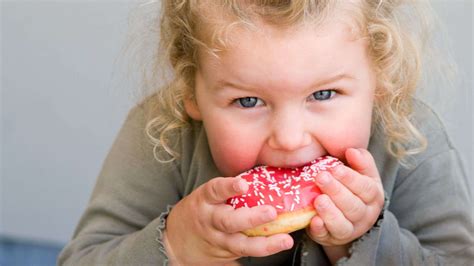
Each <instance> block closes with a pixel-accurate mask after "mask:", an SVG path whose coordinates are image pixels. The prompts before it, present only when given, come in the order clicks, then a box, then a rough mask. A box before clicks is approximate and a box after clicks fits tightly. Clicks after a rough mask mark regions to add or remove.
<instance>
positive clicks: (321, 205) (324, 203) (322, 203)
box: [317, 197, 329, 210]
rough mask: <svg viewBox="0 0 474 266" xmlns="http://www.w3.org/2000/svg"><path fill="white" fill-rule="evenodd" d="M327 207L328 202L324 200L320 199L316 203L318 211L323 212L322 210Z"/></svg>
mask: <svg viewBox="0 0 474 266" xmlns="http://www.w3.org/2000/svg"><path fill="white" fill-rule="evenodd" d="M328 207H329V201H328V200H327V199H326V198H324V197H323V198H321V199H320V200H319V202H318V206H317V208H318V209H319V210H324V209H327V208H328Z"/></svg>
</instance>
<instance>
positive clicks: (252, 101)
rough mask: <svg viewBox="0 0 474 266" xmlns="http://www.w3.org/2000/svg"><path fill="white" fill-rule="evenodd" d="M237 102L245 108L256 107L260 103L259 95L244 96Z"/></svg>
mask: <svg viewBox="0 0 474 266" xmlns="http://www.w3.org/2000/svg"><path fill="white" fill-rule="evenodd" d="M236 102H237V103H238V104H239V105H240V106H241V107H244V108H252V107H255V106H256V105H257V103H258V98H257V97H244V98H239V99H237V100H236Z"/></svg>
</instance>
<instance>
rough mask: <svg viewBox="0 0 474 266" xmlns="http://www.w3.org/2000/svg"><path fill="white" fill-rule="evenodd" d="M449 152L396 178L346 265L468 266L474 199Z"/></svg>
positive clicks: (431, 158)
mask: <svg viewBox="0 0 474 266" xmlns="http://www.w3.org/2000/svg"><path fill="white" fill-rule="evenodd" d="M461 169H462V168H461V166H460V165H459V159H458V158H457V154H456V152H455V151H454V150H448V151H445V152H443V153H440V154H438V155H435V156H433V157H430V158H427V159H426V160H424V161H423V162H421V163H420V164H419V165H418V166H417V167H416V168H415V169H414V170H413V171H411V172H408V173H407V175H406V176H404V177H401V178H400V179H399V180H397V184H396V185H395V188H394V190H393V194H392V196H391V202H390V204H389V206H388V209H387V210H385V211H384V213H383V219H381V220H380V221H379V222H378V224H377V226H375V227H374V228H372V229H371V230H370V231H369V232H368V233H367V234H366V235H364V236H363V237H362V238H361V239H359V240H358V241H357V242H355V243H354V244H353V246H352V248H351V250H350V253H351V255H350V257H349V258H348V259H347V258H345V259H343V260H341V261H339V263H340V264H347V265H370V264H374V265H438V264H442V265H464V264H466V265H468V264H469V263H470V262H472V261H473V259H474V253H473V240H472V220H471V207H470V206H472V204H471V201H470V198H469V193H468V187H467V184H466V183H465V179H464V175H463V172H462V170H461Z"/></svg>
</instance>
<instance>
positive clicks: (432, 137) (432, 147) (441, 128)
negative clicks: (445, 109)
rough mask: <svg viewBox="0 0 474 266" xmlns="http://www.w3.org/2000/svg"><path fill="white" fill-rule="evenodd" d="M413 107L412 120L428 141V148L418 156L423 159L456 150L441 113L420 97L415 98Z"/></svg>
mask: <svg viewBox="0 0 474 266" xmlns="http://www.w3.org/2000/svg"><path fill="white" fill-rule="evenodd" d="M413 107H414V108H413V114H412V116H411V117H410V120H411V122H412V123H413V125H414V126H415V127H416V128H417V129H418V130H419V131H420V133H421V134H422V135H423V136H424V137H425V138H426V141H427V148H426V150H425V151H423V152H421V153H420V154H419V155H418V156H417V157H421V158H419V159H422V158H427V157H431V156H435V155H436V154H439V153H443V152H446V151H450V150H454V149H455V148H454V145H453V143H452V141H451V139H450V138H449V135H448V133H447V130H446V127H445V125H444V123H443V121H442V119H441V117H440V116H439V114H438V113H436V112H435V110H434V109H433V108H432V107H430V106H429V105H428V104H427V103H425V102H423V101H421V100H418V99H415V100H414V103H413Z"/></svg>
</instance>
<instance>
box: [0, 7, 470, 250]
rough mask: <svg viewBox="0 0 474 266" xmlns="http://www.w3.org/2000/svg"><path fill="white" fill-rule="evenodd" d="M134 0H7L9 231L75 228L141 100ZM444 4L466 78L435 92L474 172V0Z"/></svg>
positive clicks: (4, 131)
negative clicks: (134, 84)
mask: <svg viewBox="0 0 474 266" xmlns="http://www.w3.org/2000/svg"><path fill="white" fill-rule="evenodd" d="M131 2H132V1H56V2H53V1H51V2H49V1H3V2H1V9H2V10H1V62H2V64H1V94H0V97H1V113H0V114H1V130H0V137H1V142H0V150H1V153H0V166H1V179H0V189H1V190H0V191H1V197H0V206H1V212H0V218H1V219H0V236H8V237H17V238H21V239H31V240H39V241H46V242H52V243H59V244H63V243H65V242H67V241H68V240H69V238H70V237H71V235H72V232H73V230H74V227H75V225H76V224H77V222H78V220H79V217H80V215H81V214H82V212H83V210H84V208H85V206H86V204H87V201H88V198H89V196H90V193H91V191H92V188H93V186H94V183H95V178H96V176H97V174H98V172H99V170H100V167H101V164H102V162H103V160H104V158H105V156H106V154H107V152H108V149H109V148H110V146H111V144H112V141H113V140H114V138H115V136H116V134H117V131H118V129H119V128H120V126H121V124H122V122H123V120H124V118H125V115H126V113H127V112H128V110H129V108H130V107H131V105H132V103H133V99H134V97H133V95H134V93H133V89H132V88H130V86H129V84H128V83H127V82H126V80H125V78H123V76H122V75H123V72H122V71H121V67H120V65H119V64H118V63H117V62H118V61H117V60H119V58H120V48H121V45H122V44H123V42H124V37H125V32H126V27H127V23H128V22H127V16H128V11H129V9H130V6H131ZM435 8H436V10H437V11H438V12H439V14H440V16H441V18H442V19H443V20H444V22H445V23H446V26H447V31H448V33H449V34H450V37H451V38H452V52H453V55H454V58H455V60H456V61H457V63H458V64H459V69H460V71H461V73H460V74H461V78H462V79H459V80H458V83H457V84H456V85H457V86H456V87H457V88H458V91H456V92H452V91H441V92H440V94H439V95H430V101H431V102H434V106H435V108H436V109H437V110H438V111H440V112H442V114H441V115H442V118H443V120H444V121H445V124H446V126H447V127H448V130H449V133H450V134H451V137H452V139H453V141H454V143H455V145H456V147H457V148H458V149H459V150H460V152H461V154H462V156H463V159H464V162H465V165H466V169H467V172H468V175H469V177H470V178H472V173H473V171H472V162H473V157H472V150H473V141H472V135H473V134H472V133H473V115H472V107H471V105H472V88H473V87H472V85H473V84H472V76H473V71H472V62H473V53H472V47H473V46H472V45H473V44H472V36H473V22H472V14H473V3H472V1H468V0H467V1H448V0H446V1H436V2H435ZM440 99H441V100H440ZM471 187H472V186H471Z"/></svg>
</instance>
